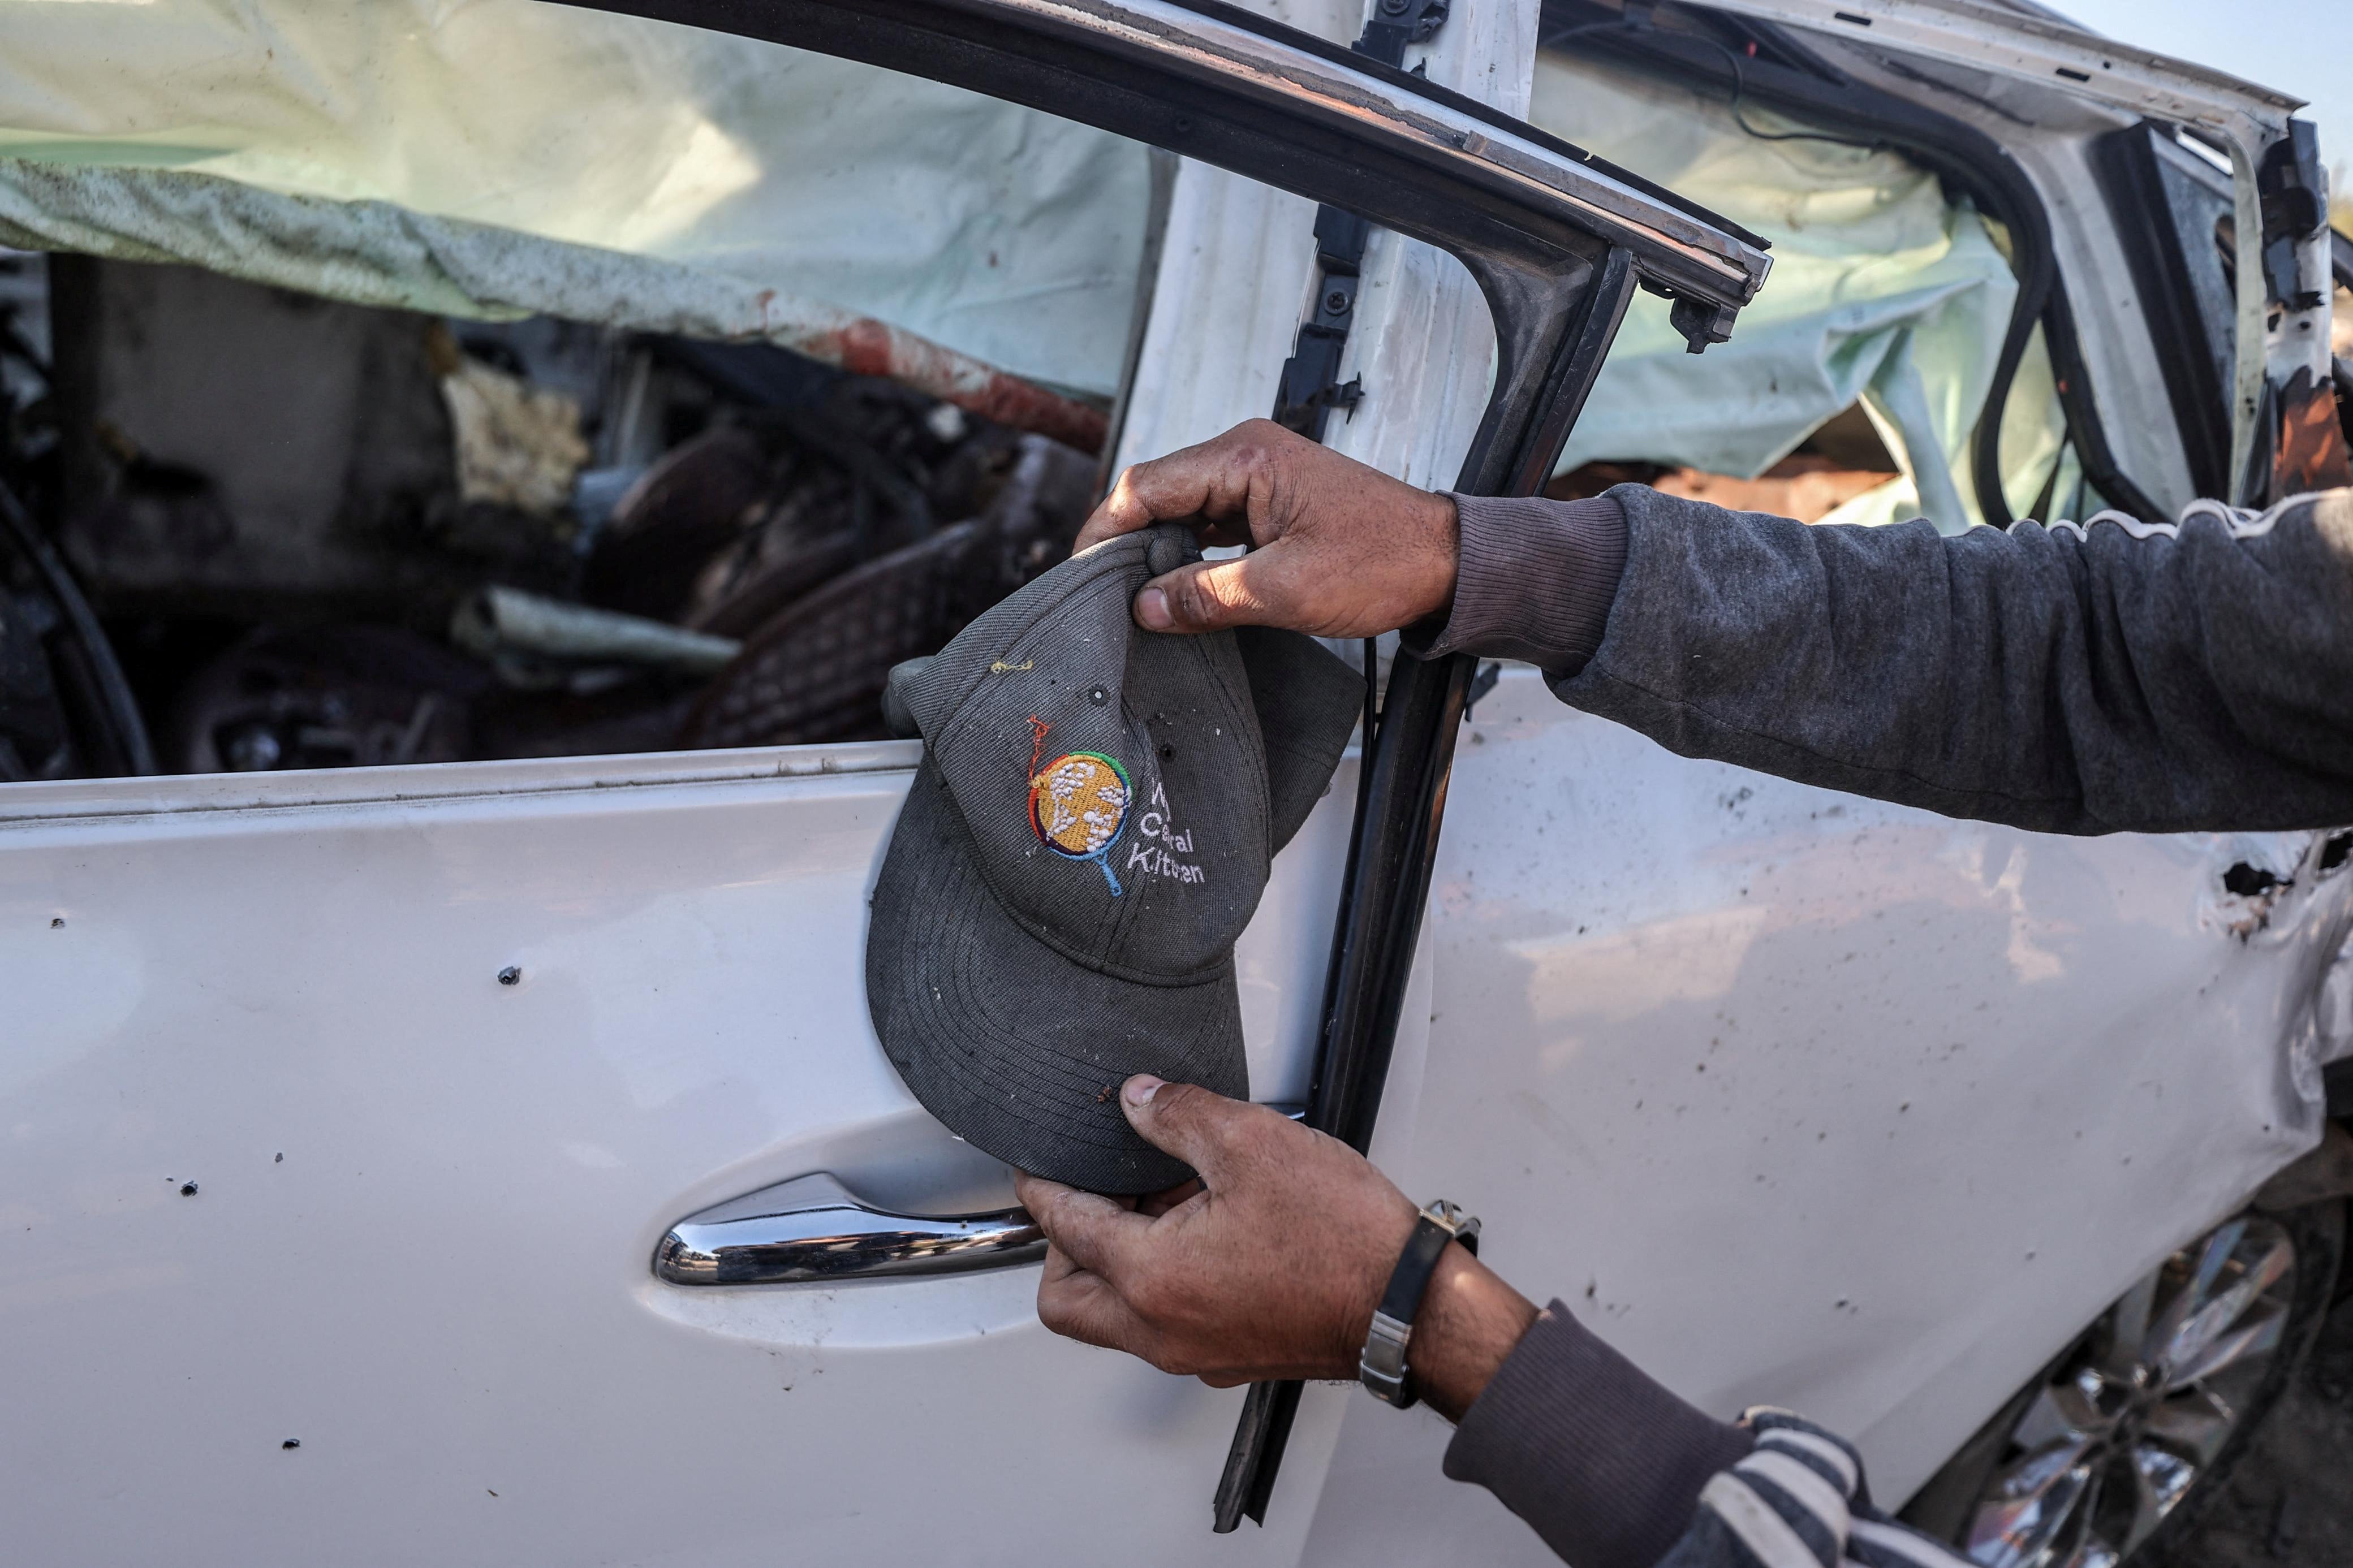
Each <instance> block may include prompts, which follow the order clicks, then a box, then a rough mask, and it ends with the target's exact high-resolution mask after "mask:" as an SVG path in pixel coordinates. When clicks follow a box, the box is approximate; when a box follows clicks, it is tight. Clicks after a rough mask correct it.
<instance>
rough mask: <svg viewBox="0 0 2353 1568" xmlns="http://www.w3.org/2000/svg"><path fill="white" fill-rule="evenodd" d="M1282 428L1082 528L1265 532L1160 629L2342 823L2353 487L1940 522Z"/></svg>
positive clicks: (1994, 813)
mask: <svg viewBox="0 0 2353 1568" xmlns="http://www.w3.org/2000/svg"><path fill="white" fill-rule="evenodd" d="M1270 431H1271V427H1269V429H1261V428H1260V427H1258V426H1242V427H1240V428H1239V429H1237V430H1236V431H1233V432H1229V434H1228V435H1227V436H1224V437H1219V438H1218V440H1216V441H1213V442H1209V443H1206V444H1205V445H1204V446H1203V447H1195V448H1190V449H1188V451H1187V452H1184V453H1178V454H1175V455H1173V456H1171V457H1169V458H1163V459H1160V460H1159V461H1158V462H1156V463H1151V464H1142V465H1138V466H1137V467H1136V468H1134V469H1131V470H1129V472H1128V474H1126V475H1124V476H1123V479H1122V482H1121V485H1120V487H1119V488H1118V489H1115V490H1114V492H1113V495H1112V496H1111V497H1110V498H1108V499H1107V500H1106V501H1105V502H1104V504H1103V507H1102V508H1100V509H1098V511H1097V513H1096V515H1095V517H1094V518H1093V519H1092V520H1090V521H1089V524H1088V528H1087V531H1086V532H1085V533H1083V534H1082V543H1084V542H1088V541H1089V540H1090V539H1092V538H1101V537H1105V536H1107V535H1108V534H1109V533H1112V532H1117V531H1124V530H1125V529H1126V528H1128V527H1132V526H1140V525H1141V521H1151V520H1154V519H1155V518H1179V517H1188V518H1193V519H1197V520H1199V521H1203V522H1205V523H1207V524H1208V526H1210V527H1212V528H1216V529H1222V530H1224V531H1225V533H1226V536H1227V537H1233V538H1240V537H1245V536H1246V537H1248V538H1249V539H1250V540H1251V541H1252V542H1256V543H1258V544H1260V545H1261V549H1260V550H1258V551H1257V552H1254V553H1253V554H1252V555H1251V556H1248V557H1245V558H1243V559H1242V560H1240V561H1234V562H1225V563H1204V564H1203V565H1201V566H1198V567H1191V568H1187V572H1186V573H1184V574H1172V575H1171V578H1170V579H1169V580H1167V581H1166V584H1165V585H1164V584H1159V583H1155V584H1147V585H1146V587H1145V592H1144V594H1143V595H1141V596H1140V597H1139V600H1138V605H1137V617H1138V619H1139V621H1140V622H1141V623H1142V624H1144V625H1145V626H1152V627H1155V629H1210V628H1211V627H1213V626H1219V625H1234V624H1241V623H1243V622H1251V623H1256V624H1270V625H1286V626H1300V627H1302V628H1303V629H1310V630H1321V629H1323V627H1324V625H1325V624H1331V625H1335V626H1345V629H1344V630H1336V631H1331V632H1327V633H1326V635H1347V636H1359V635H1365V634H1366V632H1368V631H1373V630H1381V629H1388V627H1391V626H1407V627H1409V628H1410V629H1409V637H1408V646H1409V649H1410V650H1413V651H1419V652H1425V653H1430V652H1465V653H1475V654H1482V655H1492V656H1494V657H1504V658H1525V659H1527V660H1529V661H1531V662H1533V663H1535V664H1537V665H1538V666H1539V667H1540V668H1543V669H1544V670H1545V671H1546V674H1547V676H1548V678H1549V679H1551V680H1552V683H1553V687H1554V689H1555V690H1556V692H1557V693H1558V694H1559V695H1560V696H1561V697H1562V698H1563V699H1564V700H1567V701H1568V702H1570V703H1572V704H1574V705H1576V706H1577V707H1579V708H1583V709H1586V710H1588V711H1591V712H1594V713H1598V714H1599V715H1601V716H1603V717H1605V718H1609V719H1613V720H1617V721H1620V722H1622V723H1625V724H1628V725H1629V726H1630V727H1632V728H1634V729H1636V730H1639V731H1642V732H1643V733H1644V734H1647V735H1649V736H1651V738H1652V739H1653V740H1656V741H1658V742H1660V743H1661V744H1662V745H1665V746H1667V747H1668V748H1669V749H1671V750H1673V751H1676V752H1682V753H1683V754H1685V755H1689V756H1704V757H1710V758H1715V759H1717V760H1721V761H1725V762H1732V763H1740V764H1743V765H1746V766H1750V767H1756V768H1759V769H1762V770H1765V771H1767V772H1772V773H1780V774H1782V775H1784V776H1787V777H1791V778H1795V779H1799V780H1800V781H1802V782H1805V783H1810V784H1822V785H1826V786H1829V787H1832V788H1838V789H1843V790H1848V791H1851V792H1853V793H1856V794H1862V795H1874V796H1878V797H1880V798H1883V799H1890V800H1895V801H1899V802H1903V803H1905V804H1907V805H1920V806H1925V807H1927V808H1929V809H1931V810H1936V811H1939V812H1943V813H1945V814H1947V815H1949V816H1976V817H1982V818H1986V819H1989V820H1993V821H1999V822H2005V823H2009V824H2011V825H2013V826H2022V827H2031V828H2037V829H2042V830H2046V831H2058V832H2075V833H2096V832H2108V831H2116V830H2120V829H2125V830H2134V831H2152V832H2154V831H2175V830H2183V829H2192V828H2218V827H2236V828H2258V827H2291V826H2319V825H2323V824H2333V823H2337V822H2343V821H2348V820H2353V492H2343V491H2338V492H2331V493H2330V494H2328V495H2326V496H2321V497H2316V498H2307V499H2303V500H2297V501H2295V502H2291V503H2288V504H2286V505H2284V506H2283V507H2281V508H2277V509H2274V511H2273V512H2272V513H2270V514H2266V516H2265V517H2264V518H2263V519H2259V520H2258V519H2250V518H2247V517H2245V516H2244V515H2243V514H2240V515H2237V516H2233V515H2232V514H2228V513H2224V512H2222V511H2221V510H2220V509H2206V508H2200V509H2193V515H2192V516H2190V517H2189V519H2188V520H2187V521H2185V522H2183V523H2182V524H2180V525H2179V527H2178V528H2176V527H2175V526H2174V525H2170V524H2167V525H2159V526H2157V527H2149V526H2145V525H2141V524H2137V523H2135V524H2131V525H2129V526H2127V525H2126V524H2125V523H2122V522H2119V521H2095V522H2094V524H2093V525H2091V526H2090V527H2088V528H2086V529H2082V530H2075V529H2073V528H2054V529H2048V530H2046V529H2044V528H2042V527H2040V526H2038V525H2034V524H2021V525H2020V526H2019V527H2018V528H2016V529H2013V530H2010V531H2007V532H2000V531H1994V530H1991V529H1974V530H1971V531H1968V533H1965V534H1962V535H1958V536H1956V537H1951V538H1947V537H1943V536H1940V535H1938V534H1937V533H1936V531H1934V530H1933V529H1932V528H1930V527H1929V526H1928V525H1927V524H1926V523H1922V522H1913V523H1905V524H1900V525H1896V526H1893V527H1888V528H1841V527H1809V526H1807V525H1804V524H1800V523H1797V522H1793V521H1789V520H1788V519H1785V518H1775V517H1769V516H1765V515H1763V514H1757V513H1736V512H1729V511H1725V510H1722V509H1719V508H1716V507H1712V506H1708V505H1706V504H1704V503H1703V502H1697V501H1688V500H1677V499H1675V498H1672V497H1668V496H1662V495H1660V494H1657V493H1656V492H1654V491H1651V490H1648V489H1641V488H1640V487H1634V486H1623V487H1620V488H1619V489H1616V490H1613V491H1612V492H1610V494H1609V496H1607V497H1604V498H1599V499H1597V500H1591V501H1576V502H1554V501H1546V500H1474V499H1471V498H1461V497H1456V498H1451V505H1449V506H1447V507H1446V508H1443V509H1440V508H1439V507H1436V506H1433V505H1432V504H1431V503H1432V502H1433V501H1434V500H1446V499H1448V498H1432V497H1430V496H1427V495H1425V494H1424V493H1423V492H1420V491H1417V490H1413V489H1411V487H1409V486H1405V485H1402V484H1399V483H1398V481H1395V480H1392V479H1387V478H1385V477H1383V476H1379V475H1377V474H1375V473H1373V471H1372V470H1370V469H1367V468H1362V467H1361V466H1360V465H1355V464H1352V463H1350V462H1349V460H1348V459H1346V458H1342V457H1339V456H1338V455H1337V454H1334V453H1329V452H1324V450H1323V449H1322V448H1320V447H1314V445H1313V444H1312V443H1308V442H1304V441H1301V440H1299V439H1298V438H1297V437H1286V433H1282V432H1272V433H1270ZM1205 481H1206V482H1205ZM1187 509H1189V510H1187ZM1275 546H1280V550H1279V551H1278V550H1277V549H1276V548H1273V547H1275ZM1261 555H1264V556H1268V557H1270V558H1271V563H1275V562H1279V566H1280V569H1279V570H1277V569H1274V568H1273V565H1272V564H1271V565H1270V567H1269V568H1267V569H1261V567H1260V566H1259V565H1258V557H1259V556H1261ZM1433 563H1435V564H1433ZM1367 585H1369V588H1368V586H1367ZM1371 588H1377V592H1373V591H1370V589H1371ZM1155 592H1158V594H1159V597H1158V598H1157V599H1155V597H1154V595H1155ZM1376 611H1388V612H1389V613H1388V614H1387V615H1381V614H1376V613H1375V612H1376Z"/></svg>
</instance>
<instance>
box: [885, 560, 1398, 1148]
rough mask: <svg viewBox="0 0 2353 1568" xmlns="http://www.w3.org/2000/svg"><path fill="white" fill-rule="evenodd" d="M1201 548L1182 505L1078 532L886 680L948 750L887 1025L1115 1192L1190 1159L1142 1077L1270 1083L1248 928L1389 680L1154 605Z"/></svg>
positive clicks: (916, 818)
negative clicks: (1188, 631) (1160, 519)
mask: <svg viewBox="0 0 2353 1568" xmlns="http://www.w3.org/2000/svg"><path fill="white" fill-rule="evenodd" d="M1198 553H1199V552H1198V548H1197V547H1196V545H1195V544H1194V542H1193V537H1192V535H1191V533H1190V532H1189V531H1187V530H1185V529H1183V528H1181V527H1176V526H1173V525H1165V524H1164V525H1162V526H1160V527H1156V528H1153V529H1148V530H1145V531H1142V532H1139V533H1132V534H1126V535H1124V536H1122V537H1120V538H1118V539H1113V540H1110V541H1107V542H1104V543H1102V544H1099V545H1097V546H1095V547H1094V548H1093V549H1092V550H1089V551H1087V552H1085V553H1083V554H1082V555H1077V556H1073V557H1072V558H1071V560H1069V561H1066V562H1064V563H1062V564H1061V565H1060V566H1057V567H1056V568H1054V569H1053V570H1052V571H1050V572H1049V573H1047V574H1045V575H1044V576H1042V577H1040V578H1039V579H1038V580H1037V581H1036V582H1034V583H1032V584H1029V586H1028V587H1026V588H1023V589H1022V590H1021V591H1020V592H1018V593H1017V594H1015V595H1013V596H1012V597H1011V598H1009V599H1007V600H1005V601H1004V602H1002V603H1001V604H999V605H997V606H996V607H994V608H993V609H991V610H989V611H988V612H987V613H986V614H985V615H983V616H981V617H980V618H979V619H978V620H976V621H975V622H973V623H972V625H971V626H967V627H966V628H965V630H964V631H963V632H962V633H961V634H959V635H958V636H957V637H956V638H955V640H954V641H953V642H951V643H949V644H948V646H947V647H945V648H944V649H943V650H941V652H940V653H938V654H937V655H935V656H934V657H933V658H929V659H923V660H918V661H915V662H914V663H913V664H911V665H902V666H901V667H899V668H897V669H895V670H893V671H892V676H891V689H890V694H889V697H888V700H887V701H886V706H887V707H889V708H891V709H892V711H893V715H894V718H895V719H897V721H899V722H901V723H903V724H911V725H912V726H913V729H915V730H917V731H920V732H921V733H922V735H923V763H922V765H921V766H920V767H919V768H918V769H917V770H916V773H915V780H914V784H913V786H912V787H911V788H910V789H909V791H908V794H907V800H906V804H905V805H904V806H903V807H902V809H901V811H900V814H899V822H898V826H897V827H896V828H895V829H894V830H893V831H892V836H891V847H890V850H889V852H888V854H887V855H886V856H885V857H884V858H883V862H882V871H881V878H880V879H879V880H878V881H877V883H876V885H875V889H874V899H873V906H872V918H871V922H870V924H869V926H868V929H867V934H866V995H867V1002H868V1005H869V1007H870V1008H871V1012H872V1015H873V1018H874V1028H875V1032H876V1034H878V1035H879V1036H880V1037H881V1041H882V1048H883V1050H884V1052H885V1053H887V1054H888V1055H889V1057H890V1058H891V1062H892V1066H894V1067H896V1068H898V1069H899V1075H900V1077H902V1079H905V1080H906V1082H907V1087H908V1088H909V1089H913V1091H914V1094H915V1098H916V1099H918V1100H922V1101H923V1105H924V1106H925V1107H926V1108H927V1109H928V1110H930V1111H931V1112H932V1114H934V1116H937V1117H938V1118H939V1119H940V1120H941V1121H944V1122H945V1123H946V1124H947V1125H948V1126H949V1127H950V1128H951V1129H953V1130H954V1131H956V1132H957V1133H959V1134H961V1135H962V1136H963V1137H964V1138H965V1140H966V1141H967V1142H970V1143H972V1144H973V1145H974V1146H975V1147H976V1148H978V1149H981V1150H982V1151H984V1152H987V1153H989V1154H993V1155H995V1156H996V1157H997V1158H998V1159H1000V1160H1003V1161H1005V1162H1006V1163H1008V1164H1010V1165H1013V1166H1016V1167H1018V1169H1021V1170H1025V1171H1029V1172H1032V1173H1036V1174H1038V1175H1042V1176H1048V1177H1051V1178H1053V1179H1054V1180H1057V1181H1061V1182H1068V1183H1070V1184H1072V1185H1074V1186H1081V1187H1085V1188H1088V1189H1090V1190H1092V1191H1095V1192H1103V1193H1146V1192H1156V1191H1158V1190H1160V1189H1161V1188H1164V1187H1168V1186H1173V1185H1175V1184H1176V1183H1178V1182H1180V1181H1183V1180H1184V1179H1185V1178H1186V1177H1187V1176H1188V1175H1189V1174H1191V1172H1190V1171H1189V1170H1188V1169H1187V1167H1186V1166H1185V1165H1184V1164H1182V1163H1180V1162H1178V1161H1176V1159H1174V1158H1172V1157H1170V1156H1169V1155H1166V1154H1164V1153H1162V1152H1159V1151H1158V1150H1156V1149H1155V1148H1153V1147H1152V1146H1151V1145H1150V1144H1148V1143H1146V1142H1144V1140H1143V1139H1141V1138H1139V1137H1137V1136H1136V1134H1135V1133H1134V1131H1133V1130H1132V1129H1130V1128H1129V1126H1128V1124H1127V1119H1126V1117H1125V1116H1124V1115H1123V1114H1122V1113H1121V1111H1120V1108H1119V1086H1120V1084H1121V1083H1122V1081H1124V1079H1126V1078H1127V1077H1128V1076H1129V1075H1130V1074H1133V1073H1139V1072H1149V1073H1154V1074H1157V1075H1158V1076H1160V1077H1162V1078H1166V1079H1174V1080H1177V1081H1182V1082H1187V1083H1198V1084H1203V1085H1206V1086H1207V1087H1208V1088H1210V1089H1215V1090H1217V1091H1218V1092H1219V1093H1220V1094H1225V1095H1230V1096H1233V1097H1235V1098H1238V1099H1239V1098H1243V1097H1246V1096H1247V1095H1248V1094H1249V1092H1250V1073H1249V1068H1248V1065H1247V1064H1246V1062H1245V1061H1244V1058H1243V1055H1242V1029H1241V1012H1240V1002H1239V999H1238V996H1237V994H1236V991H1235V987H1234V957H1233V949H1234V941H1235V939H1236V938H1237V937H1239V936H1240V935H1241V932H1242V928H1243V927H1244V926H1245V925H1247V924H1249V922H1250V915H1251V913H1252V912H1253V911H1254V910H1256V909H1257V908H1258V901H1259V896H1260V894H1261V892H1262V891H1263V890H1264V889H1265V887H1266V881H1267V875H1268V871H1269V869H1270V866H1271V861H1272V859H1273V858H1274V854H1275V851H1276V850H1278V849H1280V848H1282V846H1283V845H1284V844H1286V843H1288V842H1289V841H1290V839H1291V837H1292V835H1293V834H1294V833H1296V832H1297V831H1298V830H1299V827H1300V825H1301V824H1302V823H1303V822H1305V821H1306V819H1307V814H1308V812H1309V811H1310V810H1312V809H1313V808H1314V805H1315V802H1316V800H1317V799H1318V798H1319V797H1320V796H1322V795H1323V794H1324V790H1325V788H1326V787H1327V786H1328V785H1329V784H1330V782H1331V778H1332V771H1333V769H1334V768H1335V767H1336V766H1337V765H1338V763H1339V760H1340V753H1341V751H1342V750H1343V749H1344V748H1345V746H1346V744H1347V742H1348V735H1349V732H1350V731H1352V730H1353V729H1354V727H1355V724H1356V714H1357V711H1358V709H1359V706H1360V703H1361V700H1362V695H1363V690H1364V688H1363V684H1362V682H1361V680H1360V679H1359V678H1358V676H1357V675H1356V672H1355V671H1354V670H1352V669H1350V668H1348V667H1347V665H1346V664H1345V663H1344V662H1343V661H1341V660H1340V659H1338V658H1335V657H1334V656H1333V655H1332V654H1331V653H1329V652H1327V651H1326V650H1325V649H1324V648H1323V647H1319V646H1318V645H1316V644H1315V643H1314V641H1312V640H1310V639H1309V638H1306V637H1300V636H1298V635H1297V634H1296V633H1292V632H1282V631H1273V630H1268V629H1264V628H1257V627H1251V628H1246V629H1243V630H1240V631H1235V632H1216V633H1211V634H1208V635H1206V636H1175V635H1164V634H1160V633H1155V632H1147V631H1145V630H1142V629H1141V628H1139V627H1138V626H1136V625H1135V623H1134V619H1133V618H1132V617H1131V616H1130V615H1129V610H1128V606H1129V604H1130V602H1131V601H1132V600H1133V599H1134V596H1135V593H1136V591H1137V590H1138V589H1139V588H1141V587H1142V586H1143V585H1144V584H1145V582H1147V581H1148V580H1150V579H1151V578H1153V577H1156V576H1158V575H1160V574H1163V573H1166V572H1169V571H1173V570H1175V569H1176V567H1177V566H1179V565H1181V564H1183V563H1185V562H1187V561H1190V560H1193V559H1196V558H1198Z"/></svg>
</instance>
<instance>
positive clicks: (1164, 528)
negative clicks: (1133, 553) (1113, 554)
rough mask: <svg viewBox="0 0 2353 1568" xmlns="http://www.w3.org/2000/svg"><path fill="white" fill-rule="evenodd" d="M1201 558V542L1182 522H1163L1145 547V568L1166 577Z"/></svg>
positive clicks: (1156, 574) (1156, 575)
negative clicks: (1180, 567)
mask: <svg viewBox="0 0 2353 1568" xmlns="http://www.w3.org/2000/svg"><path fill="white" fill-rule="evenodd" d="M1200 558H1201V546H1200V542H1198V540H1196V539H1195V538H1194V537H1193V531H1192V530H1191V529H1189V528H1187V527H1185V526H1183V525H1182V524H1180V523H1162V524H1161V525H1160V526H1159V527H1157V528H1155V529H1154V530H1153V531H1152V535H1151V539H1150V541H1149V542H1147V543H1146V544H1145V547H1144V569H1145V571H1147V572H1149V573H1151V574H1153V575H1154V576H1155V577H1165V576H1166V575H1167V574H1169V573H1171V572H1174V571H1176V568H1178V567H1179V566H1188V565H1190V564H1192V563H1194V562H1196V561H1198V560H1199V559H1200Z"/></svg>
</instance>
